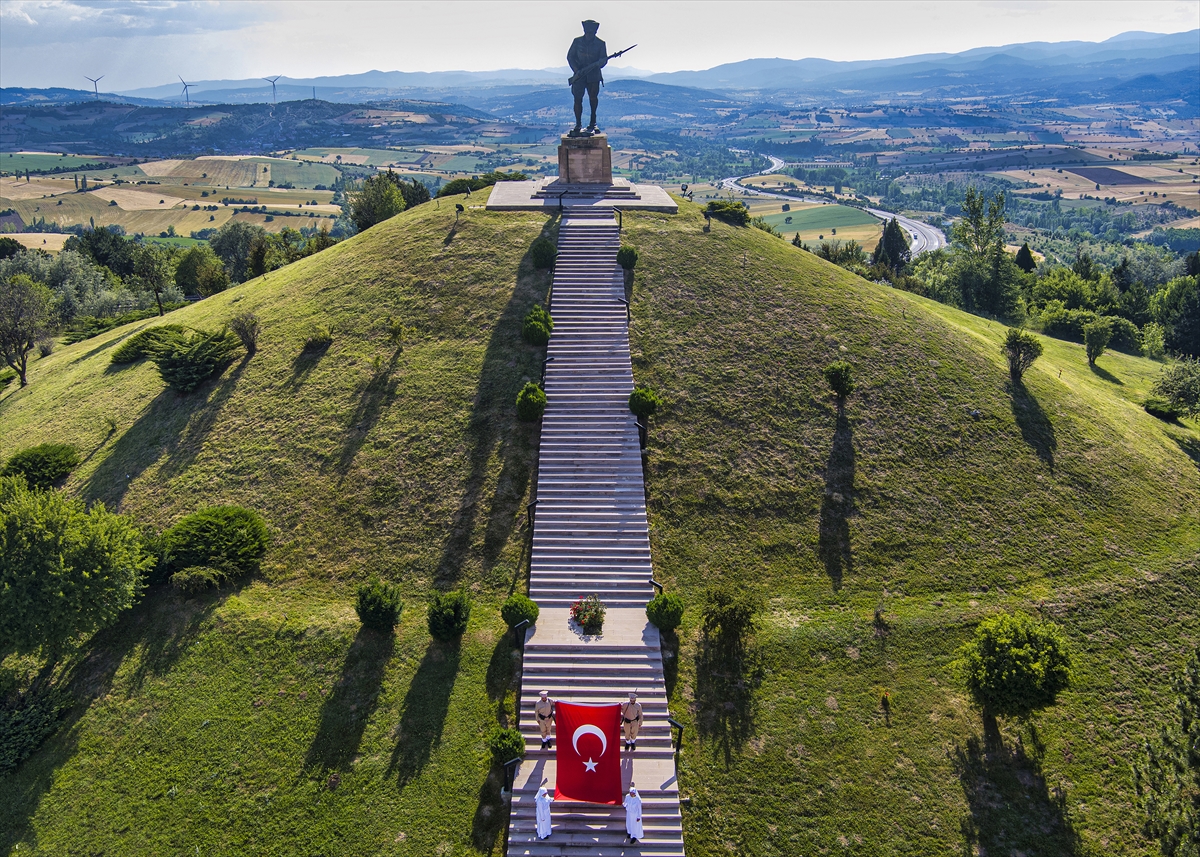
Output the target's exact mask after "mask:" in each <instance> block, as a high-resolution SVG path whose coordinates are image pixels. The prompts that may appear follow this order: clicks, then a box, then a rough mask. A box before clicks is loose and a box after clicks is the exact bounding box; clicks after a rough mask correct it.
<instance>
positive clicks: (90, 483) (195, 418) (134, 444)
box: [81, 356, 250, 510]
mask: <svg viewBox="0 0 1200 857" xmlns="http://www.w3.org/2000/svg"><path fill="white" fill-rule="evenodd" d="M249 362H250V357H249V356H246V357H243V358H242V360H241V361H240V362H239V363H238V364H237V365H236V366H235V367H234V368H233V371H232V372H229V373H228V374H226V375H223V376H221V377H219V378H218V379H216V380H210V381H206V382H204V384H202V385H201V386H200V387H198V388H197V389H195V390H193V391H192V392H191V393H177V392H176V391H175V390H172V389H171V388H170V387H168V388H166V389H164V390H163V391H162V392H161V393H159V394H158V395H157V396H155V398H154V400H153V401H151V402H150V404H149V405H148V406H147V407H146V408H145V410H143V411H142V413H141V414H140V415H139V416H138V418H137V420H136V421H134V423H133V425H132V426H130V427H129V428H128V429H127V430H126V431H125V432H124V433H123V434H122V435H121V436H120V437H119V438H117V442H116V443H115V444H113V447H112V449H111V450H109V453H108V455H107V456H105V458H104V460H103V461H101V462H100V464H99V466H97V467H96V469H95V470H94V471H93V472H92V475H91V476H89V477H88V480H87V482H86V483H85V484H84V485H83V487H82V492H81V493H82V494H83V498H84V499H85V500H87V501H88V502H89V503H93V502H95V501H97V500H101V501H103V502H104V503H105V505H107V506H108V507H109V508H112V509H117V510H120V507H121V501H122V500H123V499H124V497H125V492H126V491H128V490H129V485H130V483H131V482H132V481H133V480H134V479H136V478H137V477H138V476H139V475H141V473H142V472H143V471H144V470H146V469H147V468H148V467H150V466H151V465H152V464H154V463H155V462H156V461H158V460H160V459H163V458H165V461H164V462H163V470H162V478H163V479H169V478H171V477H173V476H176V475H178V474H180V473H182V472H183V471H185V470H186V469H187V468H188V467H189V466H190V465H191V464H192V462H193V461H195V460H196V456H198V455H199V454H200V450H201V449H203V447H204V442H205V440H206V439H207V437H208V435H209V433H210V432H211V431H212V429H213V426H215V425H216V421H217V417H218V416H219V415H220V413H221V410H222V408H224V407H225V405H226V404H227V403H228V401H229V399H230V397H231V396H232V395H233V392H234V389H235V388H236V387H237V384H238V381H239V380H240V379H241V377H242V372H244V371H245V369H246V364H247V363H249Z"/></svg>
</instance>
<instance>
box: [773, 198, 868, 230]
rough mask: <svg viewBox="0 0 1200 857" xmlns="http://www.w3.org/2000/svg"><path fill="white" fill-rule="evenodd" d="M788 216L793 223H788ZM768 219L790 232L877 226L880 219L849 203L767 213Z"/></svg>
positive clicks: (780, 228) (779, 227) (777, 226)
mask: <svg viewBox="0 0 1200 857" xmlns="http://www.w3.org/2000/svg"><path fill="white" fill-rule="evenodd" d="M788 217H791V218H792V222H791V223H786V222H785V221H786V220H787V218H788ZM766 220H767V222H768V223H770V224H771V225H772V226H774V227H775V228H776V229H779V230H781V231H782V230H784V229H787V230H788V231H790V232H805V231H808V230H811V229H830V228H833V229H837V228H839V227H842V226H875V225H878V223H879V220H878V219H877V218H875V217H872V216H871V215H869V214H867V213H866V212H865V211H862V210H861V209H857V208H852V207H850V206H848V205H819V206H816V207H814V208H801V209H798V210H796V211H782V212H777V213H775V214H768V215H766Z"/></svg>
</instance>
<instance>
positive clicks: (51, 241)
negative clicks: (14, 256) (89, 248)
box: [4, 232, 71, 253]
mask: <svg viewBox="0 0 1200 857" xmlns="http://www.w3.org/2000/svg"><path fill="white" fill-rule="evenodd" d="M4 237H5V238H13V239H15V240H16V241H17V242H19V243H20V244H21V245H23V246H25V247H29V248H30V249H33V250H45V251H46V252H47V253H57V252H58V251H59V250H61V249H62V247H63V245H64V244H66V243H67V239H68V238H70V237H71V235H70V233H66V232H6V233H4Z"/></svg>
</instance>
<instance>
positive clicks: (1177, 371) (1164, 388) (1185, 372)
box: [1154, 357, 1200, 414]
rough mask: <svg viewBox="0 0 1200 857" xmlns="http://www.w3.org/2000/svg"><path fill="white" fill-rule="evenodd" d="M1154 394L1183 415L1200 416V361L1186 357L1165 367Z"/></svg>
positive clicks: (1157, 381)
mask: <svg viewBox="0 0 1200 857" xmlns="http://www.w3.org/2000/svg"><path fill="white" fill-rule="evenodd" d="M1154 394H1155V395H1156V396H1162V397H1163V398H1164V399H1166V400H1167V401H1168V402H1170V403H1171V405H1172V406H1173V407H1174V408H1175V410H1177V411H1179V412H1180V413H1182V414H1200V359H1196V358H1193V359H1190V360H1189V359H1188V358H1186V357H1185V358H1183V359H1182V360H1176V361H1175V362H1173V363H1171V364H1170V365H1169V366H1164V367H1163V370H1162V374H1161V375H1159V376H1158V380H1156V381H1155V382H1154Z"/></svg>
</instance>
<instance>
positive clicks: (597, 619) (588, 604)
mask: <svg viewBox="0 0 1200 857" xmlns="http://www.w3.org/2000/svg"><path fill="white" fill-rule="evenodd" d="M606 612H607V608H606V607H605V606H604V602H602V601H601V600H600V596H599V595H585V596H584V597H583V598H580V599H579V600H578V601H576V602H575V603H574V604H572V605H571V618H572V619H574V620H575V621H576V622H577V623H579V627H580V628H582V629H583V631H584V633H585V634H599V633H600V632H602V631H603V630H604V614H605V613H606Z"/></svg>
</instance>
